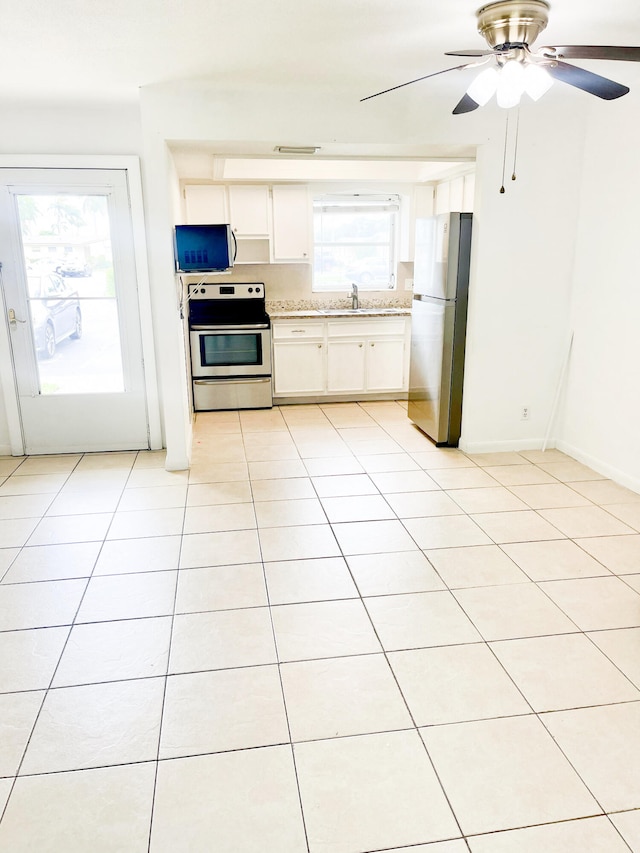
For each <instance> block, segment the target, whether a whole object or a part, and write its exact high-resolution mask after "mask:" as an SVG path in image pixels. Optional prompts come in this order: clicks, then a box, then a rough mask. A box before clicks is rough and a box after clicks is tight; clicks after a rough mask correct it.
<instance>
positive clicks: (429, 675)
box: [0, 402, 640, 853]
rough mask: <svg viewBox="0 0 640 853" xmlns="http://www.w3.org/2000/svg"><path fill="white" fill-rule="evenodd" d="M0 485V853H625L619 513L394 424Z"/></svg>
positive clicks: (239, 427) (624, 624)
mask: <svg viewBox="0 0 640 853" xmlns="http://www.w3.org/2000/svg"><path fill="white" fill-rule="evenodd" d="M163 466H164V457H163V454H162V453H135V452H134V453H109V454H90V455H89V454H87V455H74V456H52V457H46V458H42V457H32V458H27V459H11V458H4V459H0V810H2V821H1V823H0V850H2V851H7V853H26V851H36V850H37V851H39V853H41V851H42V853H44V851H51V853H87V851H91V853H145V852H146V851H150V852H151V853H181V851H185V853H198V852H199V851H202V853H213V851H215V853H373V851H386V853H401V851H402V853H464V851H467V853H541V852H543V853H573V851H575V853H596V852H597V853H622V851H629V850H632V851H640V495H639V494H636V493H634V492H631V491H629V490H628V489H625V488H623V487H621V486H620V485H618V484H615V483H613V482H611V481H609V480H606V479H604V478H603V477H601V476H599V475H598V474H596V473H595V472H594V471H590V470H589V469H588V468H586V467H585V466H584V465H581V464H578V463H577V462H576V461H575V460H573V459H570V458H568V457H567V456H564V455H563V454H562V453H559V452H558V451H555V450H549V451H547V452H546V453H542V452H541V451H523V452H521V453H513V452H510V453H504V454H499V453H491V454H479V455H476V456H468V455H465V454H464V453H462V452H461V451H459V450H452V449H439V448H436V447H434V445H433V444H432V443H431V442H430V441H429V440H428V439H427V438H426V437H425V436H423V435H422V433H420V432H419V431H418V430H417V429H416V428H415V427H413V426H412V425H411V424H410V422H409V421H408V420H407V418H406V414H405V407H404V405H403V404H401V403H395V402H382V403H368V404H366V403H362V404H331V405H326V406H289V407H282V408H274V409H273V410H271V411H246V412H240V413H238V412H215V413H203V414H200V415H198V417H197V421H196V426H195V438H194V453H193V466H192V468H191V471H190V472H189V473H187V472H178V473H171V472H167V471H166V470H165V469H164V467H163Z"/></svg>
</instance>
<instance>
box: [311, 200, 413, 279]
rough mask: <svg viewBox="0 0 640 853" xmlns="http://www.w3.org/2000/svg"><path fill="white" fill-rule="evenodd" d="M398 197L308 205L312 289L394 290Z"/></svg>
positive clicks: (323, 202)
mask: <svg viewBox="0 0 640 853" xmlns="http://www.w3.org/2000/svg"><path fill="white" fill-rule="evenodd" d="M399 210H400V197H399V196H397V195H364V194H363V195H359V194H353V193H350V194H346V193H345V194H344V195H326V196H321V197H320V198H316V199H314V201H313V234H314V237H313V240H314V258H313V289H314V290H344V289H345V288H350V287H351V285H352V284H357V285H358V287H361V288H363V289H365V290H387V289H394V288H395V286H396V235H397V230H398V228H397V226H398V222H397V220H398V212H399Z"/></svg>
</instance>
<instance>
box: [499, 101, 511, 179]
mask: <svg viewBox="0 0 640 853" xmlns="http://www.w3.org/2000/svg"><path fill="white" fill-rule="evenodd" d="M508 136H509V113H507V122H506V124H505V128H504V153H503V155H502V186H501V187H500V192H501V193H503V192H504V171H505V168H506V165H507V139H508Z"/></svg>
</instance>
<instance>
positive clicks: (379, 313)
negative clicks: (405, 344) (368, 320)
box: [268, 306, 411, 320]
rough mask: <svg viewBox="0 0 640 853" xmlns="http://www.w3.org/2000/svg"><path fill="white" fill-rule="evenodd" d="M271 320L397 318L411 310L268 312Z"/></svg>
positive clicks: (280, 310) (382, 308)
mask: <svg viewBox="0 0 640 853" xmlns="http://www.w3.org/2000/svg"><path fill="white" fill-rule="evenodd" d="M268 313H269V316H270V317H271V319H272V320H297V319H301V318H303V319H304V318H307V319H322V318H323V317H397V316H407V317H408V316H409V315H410V314H411V308H409V307H392V306H379V307H377V308H358V309H356V310H354V309H352V308H306V309H302V310H286V309H282V308H281V309H279V310H275V311H274V310H270V311H269V312H268Z"/></svg>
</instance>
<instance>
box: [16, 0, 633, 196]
mask: <svg viewBox="0 0 640 853" xmlns="http://www.w3.org/2000/svg"><path fill="white" fill-rule="evenodd" d="M479 5H481V0H438V2H435V0H233V2H226V3H222V2H220V0H218V2H216V0H109V2H105V0H58V2H56V3H43V2H42V0H20V2H13V3H8V2H7V3H4V4H3V10H2V28H3V35H4V39H3V46H2V59H3V61H4V73H3V75H2V88H1V90H0V100H1V99H3V98H4V99H7V100H10V101H20V102H22V103H28V102H33V103H36V104H40V103H42V102H46V103H47V104H49V105H51V104H55V102H58V101H65V102H78V103H81V102H91V103H94V104H95V103H100V102H104V103H124V102H127V103H130V104H134V103H135V102H136V101H137V99H138V96H139V89H140V88H141V87H145V86H154V85H158V84H163V83H171V82H175V81H189V80H194V81H195V80H197V81H207V82H208V83H209V84H210V85H211V84H212V85H214V86H216V87H217V86H219V87H220V88H221V90H232V91H243V90H249V91H251V92H258V93H260V92H262V91H264V92H267V91H269V90H273V89H277V90H279V91H285V90H287V89H290V88H295V89H296V90H300V89H302V90H303V91H304V90H306V89H308V90H309V92H310V95H309V104H310V109H312V105H313V92H320V91H322V92H324V93H325V94H326V93H327V92H329V93H338V92H341V93H347V94H348V100H349V102H350V100H351V99H353V103H354V108H355V107H357V105H358V101H359V99H360V98H361V97H365V96H367V95H370V94H372V93H374V92H377V91H379V90H381V89H385V88H388V87H390V86H394V85H397V84H399V83H402V82H404V81H407V80H411V79H413V78H416V77H420V76H422V75H425V74H430V73H433V72H436V71H440V70H442V69H446V68H452V67H454V66H455V65H458V64H460V63H461V62H464V60H459V59H457V58H456V57H446V56H444V51H445V50H459V49H465V48H484V47H485V42H484V40H483V39H482V37H481V36H479V35H478V33H477V31H476V15H475V12H476V9H477V8H478V6H479ZM567 43H568V44H622V45H625V44H635V45H640V15H639V14H638V6H637V0H606V2H605V0H603V2H600V3H596V2H593V0H591V2H586V0H552V9H551V13H550V23H549V25H548V27H547V29H546V31H545V32H543V33H542V35H541V36H540V37H539V39H538V41H537V44H536V46H542V45H553V44H567ZM578 64H583V65H584V66H585V67H588V68H590V69H591V70H593V71H597V72H598V73H601V74H604V75H605V76H610V77H612V78H613V79H617V80H619V81H620V82H623V83H625V82H626V83H628V84H629V85H633V83H632V81H634V80H635V81H637V83H636V85H639V86H640V63H624V62H620V63H612V62H591V63H588V62H585V63H578ZM469 73H470V72H463V77H461V76H460V75H459V74H458V73H452V74H444V75H442V76H438V77H436V78H434V79H432V80H427V81H424V82H421V83H417V84H415V86H412V87H408V88H406V89H400V90H399V91H397V92H393V93H390V94H387V95H384V96H382V97H381V98H380V100H379V101H378V100H376V101H373V102H370V103H371V104H375V107H374V109H375V110H382V111H383V114H384V112H386V110H387V109H389V110H390V111H391V110H393V109H394V108H397V107H400V108H402V104H403V103H409V102H411V103H415V101H411V97H412V95H408V92H409V91H411V92H412V93H413V92H415V90H416V87H421V90H422V91H423V92H424V93H425V96H427V97H425V106H426V108H427V109H428V95H429V94H431V95H432V96H433V97H434V98H438V99H440V98H445V99H447V101H448V100H449V99H450V102H451V108H453V106H454V105H455V104H456V103H457V101H458V100H459V98H460V97H461V95H462V93H463V91H464V89H465V88H466V85H467V84H468V75H469ZM562 88H563V89H567V90H568V87H562ZM413 97H415V95H413ZM571 97H573V98H577V99H580V98H584V97H585V95H584V94H583V93H581V92H575V90H573V92H572V93H571ZM403 98H404V99H405V100H404V101H403ZM567 103H568V104H570V103H571V100H568V101H567ZM290 142H291V140H288V139H276V140H273V144H271V143H263V144H262V145H261V146H259V147H258V148H255V146H254V148H255V150H253V149H252V148H251V146H250V145H249V146H248V145H247V144H245V143H243V142H242V141H235V142H228V143H220V142H218V143H217V147H216V148H215V149H213V148H207V147H206V146H203V144H202V143H199V144H198V146H196V147H190V146H189V143H185V142H184V140H182V141H180V143H176V144H175V145H174V146H173V147H174V156H175V158H176V163H177V166H178V173H179V174H180V176H181V177H183V178H186V179H200V180H201V179H214V180H224V179H225V178H226V179H229V178H230V177H231V176H232V175H233V176H234V177H233V179H236V180H237V179H242V178H241V177H238V175H239V174H240V173H239V172H238V170H239V169H240V170H241V169H242V168H245V175H246V176H247V177H249V176H250V175H252V176H253V177H254V178H255V176H256V174H257V173H256V169H255V168H252V167H247V166H246V162H245V164H244V165H243V163H242V162H240V161H238V162H232V160H230V159H228V158H229V157H234V158H238V157H240V156H245V157H250V158H256V157H262V158H263V163H262V168H261V171H260V172H259V175H258V176H259V177H263V178H265V179H269V178H273V179H277V177H278V173H277V169H282V168H288V169H289V170H290V171H289V176H288V177H291V178H295V177H296V176H297V174H298V173H299V169H300V162H299V161H298V163H297V164H296V163H295V162H293V163H290V164H289V165H288V166H285V164H283V165H282V166H276V165H275V161H273V160H272V161H271V162H269V159H268V158H273V157H274V153H273V146H275V145H276V144H282V143H285V144H286V143H290ZM404 148H406V150H403V149H402V148H401V147H400V146H396V147H395V149H394V152H393V154H394V157H395V158H396V159H404V160H406V161H413V162H405V163H402V164H400V163H398V164H393V163H391V161H390V158H389V150H388V149H387V150H384V149H383V147H382V146H380V149H381V150H380V151H377V150H376V146H372V145H368V146H364V147H361V149H359V148H358V146H356V145H353V146H351V149H350V150H345V146H340V147H336V148H335V150H331V146H329V147H326V146H325V148H324V149H323V150H322V151H321V152H319V155H318V157H316V158H314V159H318V160H324V158H329V159H328V160H327V161H326V162H325V163H324V165H322V166H320V165H318V166H315V165H314V166H310V169H317V170H318V171H317V173H314V175H315V178H316V179H317V180H320V179H323V180H332V179H340V174H339V168H340V167H339V165H338V164H337V163H336V162H333V163H331V158H333V159H335V158H344V157H347V158H350V159H351V165H352V166H353V168H354V169H359V170H360V172H359V173H358V174H359V176H360V178H361V179H362V180H367V175H369V174H371V176H372V177H373V176H374V175H375V177H376V178H377V179H385V178H388V179H396V180H401V179H402V177H401V176H403V175H404V176H409V172H410V171H411V170H413V172H412V175H413V177H412V178H410V179H419V180H437V179H438V178H439V177H447V176H448V175H450V174H454V173H455V172H456V171H460V169H463V170H464V168H468V166H465V160H466V161H468V160H469V159H470V158H471V159H472V158H473V156H474V150H475V149H474V148H473V147H470V146H467V147H466V148H465V147H462V146H461V147H459V148H457V149H455V150H452V149H450V148H449V149H447V150H446V151H444V150H443V151H438V150H429V151H427V150H425V149H424V148H422V147H420V146H418V145H414V146H410V145H407V146H405V147H404ZM376 157H378V158H379V159H380V158H384V159H385V160H386V161H387V166H388V170H387V171H384V170H383V169H382V168H381V165H380V163H379V162H378V163H376ZM265 158H266V159H265ZM361 158H366V159H361ZM427 158H428V159H433V161H434V162H433V166H432V168H431V171H430V172H429V173H428V174H426V173H425V172H424V168H425V163H424V161H425V159H427ZM417 161H421V162H420V163H418V162H417ZM460 161H462V162H460ZM255 166H256V164H255V163H254V164H253V167H255ZM274 169H275V170H276V171H274ZM296 169H298V173H296ZM420 169H422V170H423V171H422V172H420ZM247 170H248V171H247ZM352 172H353V170H352ZM280 174H282V173H280ZM418 174H420V176H419V177H416V175H418ZM314 175H312V174H311V171H310V170H308V171H307V178H309V179H313V178H314ZM284 179H288V178H284Z"/></svg>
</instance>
